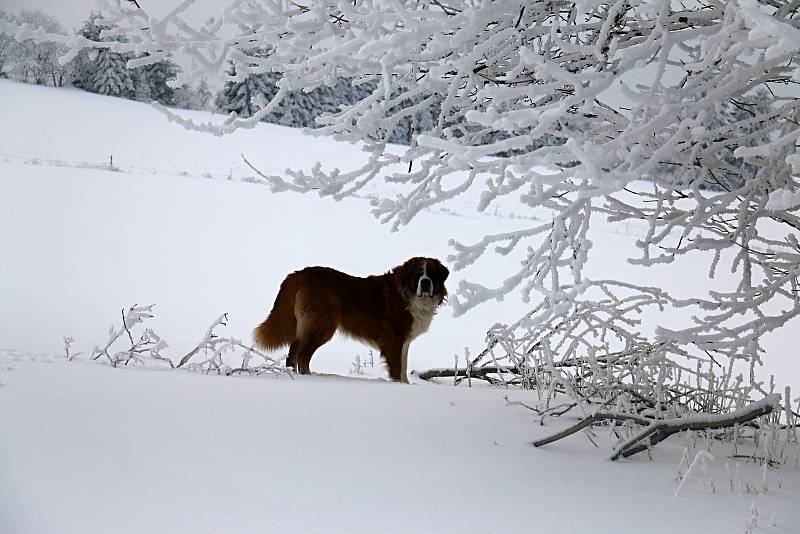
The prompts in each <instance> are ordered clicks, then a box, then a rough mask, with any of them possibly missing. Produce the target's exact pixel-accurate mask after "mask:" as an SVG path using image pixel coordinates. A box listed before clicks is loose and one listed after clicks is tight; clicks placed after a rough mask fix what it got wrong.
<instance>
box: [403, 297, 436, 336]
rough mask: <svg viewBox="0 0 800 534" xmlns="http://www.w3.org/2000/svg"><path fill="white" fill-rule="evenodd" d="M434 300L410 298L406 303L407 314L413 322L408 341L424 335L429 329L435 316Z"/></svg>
mask: <svg viewBox="0 0 800 534" xmlns="http://www.w3.org/2000/svg"><path fill="white" fill-rule="evenodd" d="M436 308H437V302H436V299H433V298H429V297H412V298H411V300H410V301H409V302H408V312H409V313H410V314H411V317H412V318H413V319H414V321H413V322H412V323H411V332H410V333H409V336H408V340H409V341H411V340H413V339H415V338H416V337H418V336H419V335H420V334H424V333H425V332H427V331H428V328H430V327H431V321H433V316H434V315H436Z"/></svg>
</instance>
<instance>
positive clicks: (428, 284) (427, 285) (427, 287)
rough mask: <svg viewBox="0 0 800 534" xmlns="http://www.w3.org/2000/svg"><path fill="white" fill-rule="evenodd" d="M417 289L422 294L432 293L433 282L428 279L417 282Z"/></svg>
mask: <svg viewBox="0 0 800 534" xmlns="http://www.w3.org/2000/svg"><path fill="white" fill-rule="evenodd" d="M419 289H420V291H422V292H423V293H433V282H432V281H431V279H430V278H423V279H422V280H420V281H419Z"/></svg>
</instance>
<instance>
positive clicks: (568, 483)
mask: <svg viewBox="0 0 800 534" xmlns="http://www.w3.org/2000/svg"><path fill="white" fill-rule="evenodd" d="M193 115H196V117H197V118H199V119H206V118H208V115H207V114H201V113H196V114H193ZM203 115H206V116H205V117H204V116H203ZM240 153H244V154H245V155H246V156H247V157H248V159H250V160H251V161H253V162H254V163H255V164H257V165H259V166H261V167H262V168H264V169H265V170H267V171H274V172H280V171H281V170H282V169H284V168H286V167H287V166H290V165H292V166H303V167H310V166H311V165H312V164H313V163H314V162H315V161H317V160H321V161H322V162H323V163H325V164H328V165H338V166H341V167H342V168H348V167H350V166H352V165H353V164H354V163H357V162H358V161H360V158H361V157H362V156H361V155H360V154H359V152H358V150H357V149H356V148H355V147H351V146H348V145H341V144H337V143H334V142H332V141H327V140H319V139H312V138H309V137H305V136H303V135H302V134H301V133H299V132H297V131H295V130H291V129H286V128H281V127H277V126H273V125H267V124H264V125H259V126H258V127H257V128H255V129H254V130H250V131H245V132H239V133H237V134H235V135H233V136H230V137H226V138H223V139H216V138H212V137H210V136H204V135H200V134H193V133H189V132H186V131H183V130H182V129H180V128H179V127H177V126H175V125H171V124H168V123H167V122H166V121H165V120H164V119H163V118H162V117H161V116H160V115H159V114H158V113H157V112H155V111H154V110H152V108H150V107H148V106H146V105H142V104H138V103H134V102H129V101H125V100H119V99H113V98H106V97H100V96H97V95H91V94H88V93H82V92H79V91H74V90H66V89H60V90H58V89H50V88H41V87H31V86H24V85H20V84H15V83H12V82H7V81H0V251H2V260H1V261H0V306H1V307H0V349H3V350H0V533H3V534H6V533H9V534H17V533H37V534H38V533H68V532H80V533H87V532H88V533H91V532H102V533H117V532H120V533H123V532H132V533H133V532H137V533H139V532H148V533H151V532H192V533H196V532H236V533H246V532H461V533H463V532H487V531H490V532H534V531H537V532H538V531H541V532H595V533H596V532H632V533H633V532H643V531H647V532H665V533H667V532H670V533H671V532H719V533H728V532H743V531H745V529H746V527H747V526H748V524H752V522H753V514H754V510H755V511H756V512H757V513H758V518H757V520H756V523H757V524H758V527H757V528H756V530H755V531H758V532H761V531H764V532H797V531H798V530H797V529H798V525H800V507H798V506H797V503H798V502H800V474H798V471H797V470H796V469H795V468H794V467H787V468H784V469H783V470H781V471H769V472H767V474H766V482H767V486H766V487H767V490H768V491H767V492H766V494H765V493H763V489H764V484H763V479H762V472H761V469H760V467H759V466H757V465H754V464H752V463H746V462H742V465H741V469H742V473H743V477H744V478H746V479H748V480H751V481H752V482H753V487H755V488H758V489H760V490H761V493H758V494H746V493H745V494H742V493H741V492H739V491H731V490H730V488H729V482H730V479H731V477H730V476H729V475H728V474H727V471H726V469H725V465H726V464H728V465H729V467H730V468H731V470H732V471H733V469H734V466H735V464H736V462H737V460H734V459H731V458H730V454H731V451H730V450H729V449H728V447H727V446H720V445H715V446H713V447H712V449H711V452H712V454H714V455H715V456H716V458H717V460H716V463H715V464H714V465H713V466H712V467H711V468H710V470H709V471H708V472H707V473H704V474H697V475H695V474H693V475H690V479H689V480H688V481H687V483H686V484H685V485H684V486H683V488H682V489H681V492H680V495H679V496H678V497H674V496H673V494H674V493H675V488H676V482H675V478H676V473H677V471H678V465H679V461H680V458H681V455H682V454H683V449H682V447H683V442H682V441H680V440H673V441H672V442H668V443H664V444H662V445H660V446H659V447H657V448H656V450H655V451H654V453H653V461H649V460H648V458H647V456H646V455H639V456H640V457H634V458H632V459H629V460H625V461H622V462H618V463H612V462H609V461H607V460H606V459H605V458H606V457H607V456H608V454H609V453H610V450H611V448H610V447H611V445H612V444H613V439H611V438H610V437H607V436H603V435H601V436H599V438H600V443H599V444H600V447H599V448H595V447H594V446H593V445H591V443H589V441H588V440H586V439H585V438H584V437H583V436H582V435H580V434H577V435H575V436H572V437H571V438H568V439H566V440H563V441H560V442H558V443H556V444H553V445H550V446H548V447H545V448H542V449H535V448H533V447H532V446H531V445H530V443H531V441H532V440H533V439H535V438H536V437H539V436H542V435H545V434H547V433H550V432H553V431H555V430H557V429H560V428H562V427H563V426H564V425H566V424H568V423H570V422H572V421H574V418H568V417H566V416H565V417H563V418H562V419H560V420H558V419H556V420H550V421H548V422H547V424H546V426H544V427H541V426H539V425H538V422H537V421H536V420H535V419H534V418H532V417H531V416H530V415H529V414H530V412H528V411H527V410H525V409H523V408H520V407H506V406H505V404H506V401H505V400H504V398H503V397H504V396H505V395H510V397H511V398H512V400H521V401H530V402H534V401H535V398H534V396H533V395H534V394H533V393H531V392H520V391H506V390H498V389H489V388H472V389H466V388H452V387H446V386H436V385H431V384H426V383H418V384H414V385H410V386H409V385H403V384H394V383H389V382H386V381H384V380H382V379H380V378H379V377H380V376H383V372H382V371H381V370H380V369H372V370H369V371H368V377H369V378H370V379H368V380H356V379H354V378H349V377H347V373H348V368H349V367H350V364H351V363H352V362H353V360H354V358H355V356H356V355H358V356H360V357H361V358H362V359H363V358H365V357H366V356H367V351H368V349H366V348H364V347H363V346H361V345H358V344H356V343H354V342H352V341H348V340H345V339H339V338H337V339H335V340H334V342H332V343H331V344H329V345H327V346H325V347H323V349H321V350H320V351H319V352H318V354H317V355H316V356H315V358H314V360H313V361H312V368H313V369H314V370H315V371H318V372H321V373H329V374H318V375H316V376H310V377H298V378H297V379H296V380H290V379H288V378H280V379H275V378H264V377H261V378H250V377H238V378H228V377H218V376H204V375H197V374H192V373H188V372H184V371H160V370H153V369H147V370H145V369H112V368H110V367H108V366H106V365H104V364H103V363H99V362H98V363H88V362H86V361H81V360H80V359H79V361H75V362H73V363H67V362H66V361H64V358H63V357H62V356H60V355H59V353H60V351H61V345H62V342H61V336H62V334H68V335H71V336H74V337H75V338H77V341H76V344H75V346H74V347H73V348H74V349H75V350H82V351H88V350H91V348H92V347H93V346H94V345H96V344H101V343H103V342H104V341H105V336H106V332H107V328H108V326H109V325H111V324H118V323H119V321H120V310H121V309H122V308H123V307H127V306H130V305H132V304H136V303H138V304H150V303H156V308H155V309H156V313H157V315H156V317H155V318H153V319H151V320H150V321H149V322H148V323H147V326H150V327H152V328H153V329H154V330H155V331H156V332H158V333H159V334H161V335H162V336H163V337H164V338H166V339H167V340H168V341H169V342H170V344H171V347H170V349H168V351H167V352H168V353H169V354H170V355H171V356H172V357H173V359H177V358H178V357H180V355H182V354H183V353H184V352H185V351H186V350H188V349H189V348H191V347H192V346H193V344H194V343H195V342H197V341H198V340H199V339H200V338H201V337H202V335H203V333H204V331H205V329H206V327H207V326H208V325H209V324H210V323H211V322H212V321H213V320H214V319H215V318H216V317H217V316H218V315H220V314H221V313H223V312H228V313H229V315H230V323H229V326H228V327H227V328H226V329H225V330H224V332H220V333H224V334H225V335H233V336H236V337H239V338H242V339H245V340H247V339H249V332H250V329H251V328H252V327H253V326H254V325H255V324H257V323H258V322H259V321H261V320H262V319H263V318H264V316H265V314H266V312H267V311H268V309H269V307H270V305H271V303H272V299H273V298H274V296H275V293H276V291H277V287H278V285H279V283H280V281H281V279H282V277H283V276H285V274H286V273H288V272H290V271H292V270H295V269H297V268H300V267H302V266H305V265H315V264H318V265H329V266H332V267H336V268H339V269H342V270H345V271H348V272H351V273H353V274H358V275H366V274H373V273H381V272H384V271H386V270H387V269H389V268H390V267H392V266H394V265H396V264H399V263H401V262H402V261H403V260H405V259H406V258H407V257H409V256H413V255H431V256H437V257H440V258H444V256H446V254H447V250H448V249H447V246H446V243H447V240H448V239H449V238H451V237H454V238H457V239H462V240H464V241H466V242H472V241H474V240H475V239H477V238H478V237H479V236H481V235H483V234H484V233H492V232H500V231H508V230H512V229H516V228H519V227H522V225H524V224H525V223H526V221H521V220H519V219H518V218H514V217H512V216H511V215H512V212H513V211H514V206H511V205H504V206H502V207H501V209H499V210H498V211H497V213H493V214H490V215H476V214H474V212H473V211H472V210H471V207H470V204H469V203H468V202H467V201H465V202H464V203H463V204H455V206H454V208H453V209H454V210H455V211H456V213H446V212H442V211H428V212H424V213H422V214H420V215H419V217H418V218H417V219H416V220H415V221H414V222H413V223H412V224H411V225H410V226H409V227H408V228H406V229H404V230H403V231H401V232H399V233H395V234H389V233H388V229H387V228H386V227H384V226H381V225H379V224H378V223H377V222H375V221H374V219H373V218H372V216H371V215H370V214H369V206H368V203H367V201H366V200H364V199H350V200H346V201H343V202H340V203H334V202H332V201H330V200H327V199H323V200H320V199H318V198H314V197H311V196H296V195H288V194H287V195H271V194H270V193H269V192H268V190H267V189H266V188H264V187H262V186H258V185H254V184H249V183H243V182H240V181H238V180H239V179H240V178H241V177H243V176H247V175H250V174H252V171H250V170H249V169H247V168H246V167H245V166H244V165H243V164H242V163H241V160H240V158H239V154H240ZM112 155H113V158H114V165H115V166H116V167H117V168H118V170H117V171H112V170H108V169H105V168H102V166H103V165H104V164H105V163H106V162H107V161H108V160H109V157H110V156H112ZM229 177H230V178H231V179H232V180H229V179H228V178H229ZM518 213H522V212H521V211H519V210H518ZM607 230H608V231H601V232H600V233H599V234H598V236H599V237H597V238H596V239H602V243H601V246H599V247H598V248H600V249H602V250H605V251H607V252H608V254H607V256H605V258H606V259H601V260H600V261H599V262H597V263H596V265H595V266H594V268H596V269H597V270H598V271H600V272H602V271H603V270H606V271H609V272H616V271H618V269H619V268H620V267H619V258H620V257H621V255H622V254H627V253H629V252H630V248H629V247H630V245H629V244H628V241H629V236H627V235H622V234H619V233H613V231H612V230H611V229H607ZM615 231H617V232H619V231H620V230H615ZM637 231H638V229H637V228H636V227H631V226H626V227H624V229H623V230H622V232H623V233H635V232H637ZM498 265H499V264H498V263H497V261H486V262H482V263H479V264H477V265H475V266H474V268H472V269H471V270H470V271H469V272H468V273H466V274H467V275H468V276H469V277H470V278H471V279H475V280H483V281H487V280H488V281H489V283H491V282H497V281H498V280H500V279H502V275H503V273H504V271H503V270H502V269H500V268H499V267H498ZM637 275H638V276H645V275H644V274H641V273H638V274H637V273H636V272H633V273H632V274H631V276H632V277H634V278H635V277H636V276H637ZM460 276H462V275H461V273H453V274H452V276H451V279H450V280H449V282H448V283H449V284H452V285H451V287H454V286H455V285H456V284H457V281H458V279H459V277H460ZM673 276H674V275H673ZM703 286H704V281H703V280H702V279H697V280H691V279H689V280H687V279H682V280H681V288H682V289H684V290H685V291H692V290H694V289H697V290H698V291H699V290H701V289H702V288H703ZM523 309H524V306H523V305H522V304H521V303H519V302H515V301H513V300H509V301H507V302H504V303H490V304H487V305H486V306H484V307H482V308H479V309H477V310H475V311H474V312H471V313H469V314H468V315H466V316H465V317H462V318H459V319H457V320H456V319H453V318H452V317H451V316H450V313H449V311H448V310H444V311H443V312H442V313H440V314H439V316H438V317H437V318H436V319H435V320H434V323H433V325H432V328H431V331H430V332H429V333H427V334H425V335H424V336H422V337H421V338H419V339H418V340H417V341H415V343H414V344H413V345H412V347H411V355H410V360H411V362H410V366H411V367H412V368H420V369H423V368H428V367H432V366H449V365H452V361H453V354H454V353H461V352H462V351H463V348H464V347H465V346H469V347H470V348H471V349H472V350H473V353H474V352H475V351H476V350H479V349H480V346H481V341H482V339H483V334H484V332H485V331H486V329H487V328H488V327H489V326H491V324H492V323H493V322H495V321H502V320H510V319H513V318H515V317H516V316H518V315H519V314H520V313H521V311H522V310H523ZM773 346H775V347H782V346H783V347H789V346H790V341H787V340H775V341H774V342H773ZM776 352H780V351H777V350H776ZM777 356H778V355H777V354H776V359H778V360H779V358H777ZM781 365H784V364H781V363H777V364H776V365H775V366H774V369H778V370H779V371H781V372H782V373H783V375H782V374H780V373H779V375H778V379H777V381H778V383H786V382H795V383H796V382H797V381H796V378H795V375H794V374H793V373H794V372H796V370H797V367H796V364H786V365H784V367H781ZM330 373H336V374H337V375H339V376H334V375H331V374H330ZM787 374H788V375H791V376H789V377H788V378H786V379H785V380H781V378H780V377H781V376H785V375H787ZM702 446H705V445H704V444H703V445H702ZM738 461H740V462H741V460H738ZM708 477H711V478H713V479H714V480H715V487H716V493H710V492H708V491H705V490H704V489H703V488H702V487H701V485H700V483H699V482H700V480H701V479H702V480H705V481H706V487H708V483H707V480H708Z"/></svg>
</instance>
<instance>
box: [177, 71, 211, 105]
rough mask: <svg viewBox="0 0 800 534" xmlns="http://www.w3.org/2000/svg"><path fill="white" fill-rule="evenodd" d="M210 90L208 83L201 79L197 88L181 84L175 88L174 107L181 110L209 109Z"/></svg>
mask: <svg viewBox="0 0 800 534" xmlns="http://www.w3.org/2000/svg"><path fill="white" fill-rule="evenodd" d="M212 97H213V95H212V94H211V89H210V88H209V86H208V81H207V80H206V79H205V78H202V79H201V80H200V81H199V82H198V84H197V87H192V86H191V85H190V84H188V83H182V84H181V85H180V86H179V87H177V88H175V96H174V101H175V106H176V107H179V108H183V109H200V110H204V109H209V107H210V106H211V99H212Z"/></svg>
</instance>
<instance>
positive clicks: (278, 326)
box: [253, 273, 297, 350]
mask: <svg viewBox="0 0 800 534" xmlns="http://www.w3.org/2000/svg"><path fill="white" fill-rule="evenodd" d="M296 293H297V282H296V280H295V275H294V273H293V274H290V275H289V276H287V277H286V279H285V280H284V281H283V283H282V284H281V288H280V290H278V296H277V297H276V298H275V304H273V305H272V311H271V312H269V315H268V316H267V318H266V319H265V320H264V322H263V323H261V324H260V325H258V326H257V327H255V329H254V330H253V341H255V342H256V345H257V346H258V347H260V348H262V349H264V350H275V349H279V348H281V347H284V346H286V345H288V344H290V343H291V342H292V341H294V339H295V335H296V332H297V319H296V318H295V316H294V299H295V294H296Z"/></svg>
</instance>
